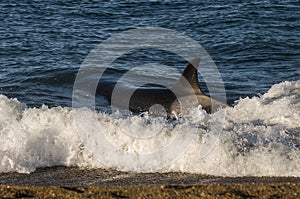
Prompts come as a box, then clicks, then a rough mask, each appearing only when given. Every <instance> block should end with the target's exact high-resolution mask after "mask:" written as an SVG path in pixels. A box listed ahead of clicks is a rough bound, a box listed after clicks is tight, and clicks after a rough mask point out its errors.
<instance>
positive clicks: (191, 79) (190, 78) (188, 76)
mask: <svg viewBox="0 0 300 199" xmlns="http://www.w3.org/2000/svg"><path fill="white" fill-rule="evenodd" d="M199 62H200V58H196V59H193V60H192V61H190V62H189V63H188V65H187V66H186V68H185V69H184V71H183V73H182V75H181V76H180V78H179V80H178V82H177V83H176V85H175V87H176V86H179V85H178V84H180V85H181V86H183V87H185V88H192V89H193V90H194V93H195V94H199V95H201V94H203V93H202V91H201V90H200V88H199V82H198V70H197V68H198V65H199ZM187 83H189V85H186V84H187Z"/></svg>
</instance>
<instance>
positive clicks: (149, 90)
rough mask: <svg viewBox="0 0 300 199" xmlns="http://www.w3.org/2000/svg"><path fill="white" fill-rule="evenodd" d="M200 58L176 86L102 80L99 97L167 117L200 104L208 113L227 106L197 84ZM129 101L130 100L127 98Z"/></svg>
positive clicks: (121, 105) (112, 102)
mask: <svg viewBox="0 0 300 199" xmlns="http://www.w3.org/2000/svg"><path fill="white" fill-rule="evenodd" d="M199 62H200V58H196V59H194V60H192V61H191V62H189V63H188V65H187V66H186V68H185V69H184V71H183V73H182V75H181V76H180V78H179V79H178V81H177V83H176V84H175V85H174V86H173V87H171V88H166V87H128V86H127V87H126V86H123V85H118V86H117V88H115V85H116V83H115V82H114V83H112V82H105V81H101V80H100V82H99V84H98V87H97V94H100V95H102V96H104V97H105V98H106V99H107V100H108V101H109V102H110V104H111V105H113V106H116V107H119V108H125V109H129V110H130V111H132V112H145V111H150V112H151V111H153V110H154V111H159V110H162V111H163V112H165V113H167V115H168V116H172V115H174V114H175V115H178V114H180V113H181V112H182V111H183V109H187V108H190V107H195V106H199V105H201V106H202V108H203V109H204V110H205V111H206V112H207V113H212V112H215V111H216V110H218V109H220V108H224V107H228V105H227V104H224V103H222V102H220V101H217V100H215V99H212V98H211V97H209V96H207V95H205V94H204V93H203V92H202V91H201V89H200V87H199V82H198V70H197V68H198V65H199ZM128 98H129V99H128Z"/></svg>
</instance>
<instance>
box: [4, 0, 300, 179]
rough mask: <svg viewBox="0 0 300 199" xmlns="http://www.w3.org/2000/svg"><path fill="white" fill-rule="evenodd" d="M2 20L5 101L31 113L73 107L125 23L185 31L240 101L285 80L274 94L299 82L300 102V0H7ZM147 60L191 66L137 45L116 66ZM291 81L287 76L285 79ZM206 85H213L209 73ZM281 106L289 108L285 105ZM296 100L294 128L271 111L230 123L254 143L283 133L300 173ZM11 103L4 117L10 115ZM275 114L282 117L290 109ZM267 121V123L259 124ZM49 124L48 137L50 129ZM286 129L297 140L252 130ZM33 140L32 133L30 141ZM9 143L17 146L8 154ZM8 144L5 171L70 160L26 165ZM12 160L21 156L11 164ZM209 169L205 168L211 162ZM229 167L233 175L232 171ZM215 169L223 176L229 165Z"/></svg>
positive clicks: (291, 122) (296, 87) (230, 94)
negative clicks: (102, 48) (99, 50)
mask: <svg viewBox="0 0 300 199" xmlns="http://www.w3.org/2000/svg"><path fill="white" fill-rule="evenodd" d="M0 19H1V22H0V23H1V28H0V41H1V45H0V94H1V95H3V96H5V99H4V98H3V99H2V104H4V105H5V106H8V105H7V104H9V103H8V102H7V100H8V99H7V98H16V99H17V100H18V103H22V104H25V106H26V108H22V110H24V109H26V110H27V111H28V110H34V109H28V108H34V107H35V108H37V109H38V111H42V110H43V108H40V107H41V106H42V105H47V106H48V107H56V108H61V107H66V108H68V107H71V106H72V92H73V85H74V81H75V78H76V75H77V72H78V70H79V68H80V66H81V64H82V63H83V62H84V60H85V58H86V57H87V56H88V54H89V53H90V52H91V51H92V50H93V49H94V48H96V47H97V45H99V44H100V43H101V42H103V41H105V40H106V39H108V38H110V37H112V36H114V35H116V34H119V33H122V32H123V31H126V30H131V29H134V28H142V27H161V28H166V29H171V30H175V31H177V32H179V33H182V34H184V35H186V36H188V37H190V38H192V39H193V40H195V41H197V42H198V43H199V44H201V45H202V46H203V47H204V48H205V49H206V51H207V52H208V53H209V55H210V56H211V57H212V59H213V60H214V62H215V63H216V65H217V67H218V70H219V72H220V74H221V77H222V79H223V82H224V85H225V88H226V95H227V101H228V103H230V104H234V101H235V100H239V99H241V98H242V99H245V100H244V101H243V102H244V103H246V102H247V103H249V104H252V105H253V107H255V106H256V105H255V103H254V100H252V101H249V102H248V101H247V100H248V98H252V97H253V96H261V95H263V94H264V93H267V92H268V91H269V89H270V88H271V87H272V86H273V87H274V86H275V88H274V89H273V90H272V92H271V91H270V92H271V93H272V94H270V95H272V96H271V97H270V99H272V100H278V99H279V98H284V96H285V94H283V93H281V95H280V96H279V97H278V96H277V98H276V95H275V94H274V93H277V92H279V91H278V90H276V88H277V89H279V90H280V89H283V90H284V91H286V92H287V91H290V90H293V92H292V94H293V95H295V96H296V97H295V98H296V100H294V101H293V103H292V102H291V103H292V104H296V105H297V104H299V102H298V101H299V95H298V94H299V83H297V82H296V81H298V80H299V79H300V67H299V63H300V3H299V1H248V2H246V1H224V0H218V1H181V0H178V1H168V0H166V1H155V0H153V1H134V0H133V1H129V0H128V1H92V0H85V1H44V0H36V1H1V2H0ZM145 62H146V63H148V62H149V63H151V62H153V63H156V62H157V63H162V64H167V65H170V66H173V67H174V68H175V69H176V70H178V71H182V70H183V68H184V66H185V65H186V63H185V62H184V61H183V60H182V59H180V58H178V56H175V55H172V54H170V53H167V52H158V51H156V50H140V51H137V52H133V53H131V54H129V55H127V56H123V57H122V58H120V59H119V61H118V62H116V63H115V65H116V67H120V69H123V68H128V67H131V66H132V65H138V64H142V63H145ZM143 75H147V74H146V73H145V74H143ZM158 76H160V77H161V78H164V77H166V76H168V74H162V73H161V74H158ZM111 78H114V77H113V76H112V77H111ZM285 81H286V82H287V83H285V84H280V83H281V82H285ZM295 82H296V83H295ZM278 84H280V85H281V86H278ZM290 84H291V85H290ZM200 85H201V87H203V90H204V91H205V92H206V93H207V92H208V90H207V88H206V86H205V82H204V80H203V77H201V74H200ZM288 85H290V86H291V87H288ZM286 86H287V87H286ZM274 90H275V91H274ZM273 94H274V95H273ZM289 94H291V93H289ZM292 94H291V95H292ZM266 98H268V97H266ZM272 100H271V101H272ZM262 101H263V105H266V106H267V105H268V103H267V100H266V99H265V98H263V99H262ZM277 102H278V101H277ZM289 102H290V101H289ZM247 103H246V105H244V108H245V107H247V110H249V107H248V106H247ZM253 103H254V104H253ZM278 103H279V102H278ZM10 104H11V103H10ZM240 104H242V103H240ZM240 104H238V105H240ZM4 105H3V106H4ZM288 105H291V104H288ZM18 106H19V105H18ZM240 106H242V105H240ZM274 107H276V108H278V107H279V108H280V106H279V105H278V106H277V105H276V106H274ZM296 107H298V109H296V112H295V113H294V115H293V116H295V115H296V116H295V117H294V118H292V116H290V118H292V119H290V120H288V121H287V123H288V124H289V125H288V126H284V127H282V126H280V125H281V124H283V123H282V121H284V119H283V120H282V121H280V120H279V119H278V118H277V119H274V118H273V119H274V120H272V119H270V118H272V117H267V119H266V118H263V119H262V118H260V117H257V118H254V119H253V120H249V121H248V123H249V122H250V123H251V125H254V127H253V126H252V127H253V128H252V127H251V128H250V127H249V129H248V127H245V126H243V125H244V123H245V121H237V120H235V119H233V118H232V117H233V116H230V118H231V119H230V121H235V122H236V123H238V124H236V123H234V124H233V126H235V125H237V127H232V129H230V128H229V127H228V128H229V129H227V130H228V131H229V132H235V133H236V135H237V138H235V139H238V137H243V138H244V139H246V140H247V139H248V140H247V141H246V142H243V143H242V145H243V144H246V145H247V146H250V145H251V144H249V143H251V142H254V143H256V142H258V141H257V140H259V139H261V144H262V143H263V144H265V143H270V142H271V143H272V142H275V141H276V143H277V142H279V143H284V144H283V145H284V146H285V147H288V148H289V147H290V148H292V149H293V150H296V152H295V153H296V155H294V156H293V155H291V154H290V156H292V157H293V158H294V160H295V161H294V162H292V163H291V164H290V165H293V166H294V167H293V169H292V168H291V167H292V166H290V165H289V166H288V168H289V169H287V170H288V172H287V173H286V174H287V175H288V174H289V173H290V174H292V175H299V167H296V166H295V165H297V164H296V163H298V162H299V159H300V158H299V157H298V156H299V128H300V127H299V124H298V125H297V122H299V121H296V120H297V118H298V115H297V114H299V106H298V105H297V106H296ZM257 108H258V109H260V108H261V107H259V106H258V107H257ZM12 109H13V108H12ZM62 109H63V108H62ZM1 110H2V112H1V113H0V114H2V118H5V117H6V116H7V115H8V114H9V113H10V112H4V109H1ZM16 110H19V109H16ZM48 110H51V109H48ZM240 110H241V112H239V114H243V113H244V112H243V108H241V109H240ZM265 110H268V109H267V107H264V108H261V109H260V111H261V112H262V111H265ZM291 110H292V109H291ZM11 114H12V115H13V114H14V112H13V113H11ZM22 114H23V112H22ZM22 114H21V115H22ZM48 114H50V113H48ZM53 114H55V113H53ZM231 114H232V115H234V114H233V113H231ZM261 114H263V113H261ZM272 114H275V115H278V114H281V112H280V111H278V112H272ZM17 115H18V114H17ZM4 116H5V117H4ZM16 117H17V118H18V117H19V116H16ZM22 118H24V115H23V116H22ZM241 118H243V116H241ZM248 118H249V117H248ZM268 118H269V119H268ZM266 120H267V121H268V122H269V123H268V122H266ZM55 121H56V120H55ZM264 121H265V123H264ZM32 122H33V119H32ZM52 122H53V121H52ZM246 123H247V122H246ZM7 125H8V124H7V123H3V124H1V125H0V128H1V132H2V134H1V135H2V138H5V136H7V135H6V133H7V132H10V131H12V132H13V131H16V130H7V129H10V127H9V128H8V126H7ZM34 125H35V124H33V126H34ZM245 125H246V124H245ZM264 125H265V126H266V129H259V127H261V128H262V127H263V126H264ZM274 125H279V126H280V129H281V130H282V131H281V130H279V131H278V132H277V131H276V130H274V129H273V130H270V128H273V126H274ZM242 126H243V127H242ZM14 128H16V126H14ZM24 128H25V127H24ZM24 128H22V129H24ZM45 128H46V127H45ZM47 128H48V127H47ZM47 128H46V129H47ZM61 128H62V129H63V128H64V127H61ZM237 128H240V131H239V130H236V129H237ZM241 129H244V131H245V134H243V135H242V136H240V135H239V133H241V132H242V131H243V130H241ZM44 130H45V129H44ZM44 130H43V133H44V134H43V135H44V136H46V134H45V131H44ZM284 130H286V131H285V132H286V133H287V135H286V136H287V138H286V139H284V140H283V141H282V140H281V141H280V140H279V141H278V139H277V140H276V139H275V137H276V136H275V135H274V136H273V135H272V139H269V138H268V139H267V138H261V137H260V136H258V137H259V138H258V137H257V136H253V135H252V134H251V133H253V132H272V133H274V132H277V133H279V132H281V133H282V132H284ZM61 131H63V130H61ZM252 131H253V132H252ZM18 132H19V131H18ZM250 134H251V135H252V136H250ZM289 136H290V137H289ZM46 137H47V136H46ZM232 139H233V138H232ZM32 142H33V141H32V140H31V141H29V142H28V143H31V144H32ZM256 144H257V143H256ZM256 144H254V145H256ZM263 144H262V145H263ZM33 145H34V144H33ZM293 147H294V148H293ZM9 150H11V151H10V152H7V151H9ZM22 150H23V149H22ZM22 150H21V151H22ZM1 151H2V153H0V154H1V155H2V156H3V158H2V163H1V164H2V167H1V166H0V168H1V169H0V172H1V171H11V170H13V171H14V170H17V171H21V172H22V171H24V170H22V169H18V168H19V167H16V166H15V165H16V164H20V165H21V166H20V167H22V168H25V171H31V170H32V169H35V168H36V167H39V166H48V165H50V166H51V165H55V164H65V163H64V162H63V161H62V162H60V161H54V160H51V161H49V160H48V159H45V160H44V161H45V162H46V163H45V164H41V165H39V164H36V163H35V161H33V163H32V164H29V163H28V162H27V163H24V162H21V163H20V160H19V159H18V158H12V157H10V156H9V155H8V154H15V153H16V152H13V151H12V149H7V148H2V149H1ZM25 151H26V150H25ZM50 151H51V150H50ZM27 152H28V151H27ZM52 152H53V151H52ZM41 153H42V152H41ZM53 153H57V152H55V151H54V152H53ZM293 153H294V152H293ZM22 154H23V153H22ZM24 154H27V155H28V156H31V157H32V156H33V155H32V154H31V153H25V152H24ZM45 156H47V155H45ZM54 156H55V155H54ZM59 157H60V156H59ZM293 158H292V159H293ZM8 159H9V161H8ZM6 160H7V161H8V162H13V163H14V164H12V163H9V164H8V163H6ZM10 160H11V161H10ZM256 160H257V159H256ZM280 160H281V159H280ZM29 162H31V161H29ZM75 162H76V161H75ZM24 164H25V166H24ZM70 164H71V165H72V163H70ZM7 165H11V166H7ZM28 165H29V166H28ZM67 165H68V164H67ZM175 170H176V169H175ZM295 170H296V171H295ZM183 171H189V172H194V171H195V170H193V169H190V170H189V167H188V168H186V169H183ZM276 171H277V170H276ZM197 172H198V171H197ZM200 172H204V173H205V172H206V170H204V171H200ZM251 172H254V175H256V174H257V175H262V174H261V173H259V172H258V173H255V171H252V170H251ZM251 172H250V169H249V172H248V173H247V172H245V173H246V174H249V173H250V174H251ZM224 173H225V174H227V175H228V173H226V172H225V171H224ZM212 174H220V175H222V172H221V173H212ZM252 174H253V173H252ZM235 175H238V174H235ZM270 175H276V172H273V173H272V172H270Z"/></svg>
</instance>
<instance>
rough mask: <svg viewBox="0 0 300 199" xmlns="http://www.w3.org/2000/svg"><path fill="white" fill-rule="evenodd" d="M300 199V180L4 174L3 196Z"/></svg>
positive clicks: (62, 171) (85, 172)
mask: <svg viewBox="0 0 300 199" xmlns="http://www.w3.org/2000/svg"><path fill="white" fill-rule="evenodd" d="M200 197H201V198H300V178H299V177H251V176H249V177H222V176H209V175H201V174H190V173H180V172H173V173H134V172H120V171H116V170H105V169H80V168H76V167H50V168H42V169H38V170H36V171H35V172H32V173H30V174H20V173H1V174H0V198H200Z"/></svg>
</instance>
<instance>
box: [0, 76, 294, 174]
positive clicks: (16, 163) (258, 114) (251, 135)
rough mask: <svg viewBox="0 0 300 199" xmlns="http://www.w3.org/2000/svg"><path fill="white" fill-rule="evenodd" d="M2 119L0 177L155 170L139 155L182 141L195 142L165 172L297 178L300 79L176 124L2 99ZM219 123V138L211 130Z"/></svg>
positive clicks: (194, 112) (195, 112) (153, 159)
mask: <svg viewBox="0 0 300 199" xmlns="http://www.w3.org/2000/svg"><path fill="white" fill-rule="evenodd" d="M0 115H1V117H0V172H10V171H17V172H25V173H28V172H32V171H34V170H35V169H36V168H39V167H46V166H54V165H65V166H80V167H86V166H87V167H94V168H117V169H119V170H124V171H128V170H130V171H145V172H147V171H154V170H155V169H151V167H150V168H149V165H148V164H147V161H145V159H143V158H142V154H149V153H151V152H155V151H160V149H161V148H163V147H164V146H165V145H168V143H170V142H172V141H173V140H174V139H175V137H176V136H178V135H180V136H181V137H180V139H181V140H182V142H184V141H190V138H192V141H191V142H190V144H189V145H188V147H187V150H184V151H182V153H180V155H178V158H177V159H175V160H170V162H171V164H166V166H165V167H164V168H163V169H161V170H160V171H161V172H168V171H181V172H190V173H203V174H211V175H221V176H249V175H252V176H298V177H300V122H299V121H300V80H299V81H297V82H283V83H280V84H276V85H274V86H272V88H271V89H270V90H269V91H268V92H267V93H265V94H264V95H262V96H260V97H252V98H245V99H240V100H239V101H238V102H237V103H236V105H235V106H234V107H232V108H226V109H223V110H220V111H219V112H216V113H214V114H212V115H208V114H206V113H205V112H204V111H203V110H201V109H197V108H195V109H192V110H190V114H189V115H188V117H187V118H182V119H179V120H177V121H166V120H165V119H163V118H159V117H156V118H155V117H151V116H149V115H147V114H145V115H144V116H143V117H141V116H136V115H128V114H127V115H126V114H123V113H118V112H116V113H113V114H107V113H103V112H96V111H92V110H89V109H74V108H62V107H56V108H48V107H46V106H43V107H41V108H26V106H25V105H24V104H22V103H20V102H19V101H18V100H16V99H8V98H7V97H6V96H3V95H0ZM76 118H77V119H76ZM221 120H222V123H221V124H222V125H223V126H222V127H223V131H222V132H220V131H219V129H218V128H214V127H215V126H214V125H217V124H216V123H218V121H221ZM223 120H224V122H223ZM78 122H82V123H83V124H84V125H83V126H84V127H86V129H81V128H79V127H78ZM218 125H219V124H218ZM79 126H82V125H79ZM216 127H217V126H216ZM99 128H100V129H101V131H102V132H104V134H105V137H106V139H107V140H109V142H110V143H111V144H112V146H114V147H115V151H111V150H110V151H108V150H105V147H103V146H100V144H101V143H102V142H101V141H100V140H99V139H100V138H99V137H97V134H94V133H93V132H94V131H97V129H99ZM78 130H81V131H86V133H87V134H88V136H89V137H91V136H92V138H93V142H94V145H93V146H99V147H94V148H92V149H91V148H88V149H87V147H86V146H85V145H84V144H83V142H82V141H81V138H80V136H79V134H78ZM137 135H138V136H140V137H139V138H140V139H137V138H136V136H137ZM212 138H213V139H212ZM207 143H208V144H207ZM177 145H178V143H176V146H177ZM203 146H206V148H203ZM207 146H213V147H212V148H209V147H208V148H207ZM117 151H126V152H127V153H130V154H135V157H136V159H128V161H131V162H130V163H131V164H124V162H123V161H126V158H125V159H124V158H123V159H122V158H119V159H118V158H116V157H114V155H113V154H116V153H117ZM174 151H175V152H176V150H175V149H174ZM175 152H174V153H175ZM104 153H110V154H111V158H112V159H113V161H110V162H107V160H105V159H99V158H98V157H100V156H99V154H104ZM139 154H141V156H139ZM164 155H165V153H163V152H162V153H160V152H158V153H157V155H156V156H149V157H151V158H150V159H149V160H148V161H149V162H148V163H149V164H150V162H151V164H152V166H153V165H156V164H155V162H158V163H159V162H161V161H162V160H164V161H165V160H166V159H167V158H168V157H165V156H164ZM171 155H172V154H171ZM96 157H97V158H96ZM142 159H143V161H142V162H139V161H141V160H142ZM146 160H147V159H146ZM143 168H144V169H143Z"/></svg>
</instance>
